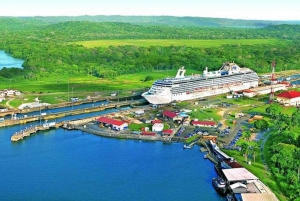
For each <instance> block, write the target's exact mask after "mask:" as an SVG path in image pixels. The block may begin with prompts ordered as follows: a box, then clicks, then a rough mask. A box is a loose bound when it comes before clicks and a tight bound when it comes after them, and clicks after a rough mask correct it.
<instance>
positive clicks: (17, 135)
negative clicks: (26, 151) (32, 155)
mask: <svg viewBox="0 0 300 201" xmlns="http://www.w3.org/2000/svg"><path fill="white" fill-rule="evenodd" d="M61 125H62V123H54V124H53V123H50V124H43V125H39V126H31V127H28V128H25V129H23V130H21V131H19V132H16V133H14V134H13V135H12V136H11V138H10V139H11V141H12V142H17V141H19V140H22V139H24V138H25V137H29V136H30V135H32V134H34V133H36V132H38V131H44V130H49V129H51V128H57V127H59V126H61Z"/></svg>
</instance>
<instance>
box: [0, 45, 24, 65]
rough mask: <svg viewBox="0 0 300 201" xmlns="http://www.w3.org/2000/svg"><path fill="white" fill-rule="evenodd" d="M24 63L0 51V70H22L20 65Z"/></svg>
mask: <svg viewBox="0 0 300 201" xmlns="http://www.w3.org/2000/svg"><path fill="white" fill-rule="evenodd" d="M23 63H24V60H22V59H17V58H13V57H12V56H10V55H9V54H7V53H5V52H4V50H0V70H1V69H2V68H3V67H6V68H12V67H15V68H22V64H23Z"/></svg>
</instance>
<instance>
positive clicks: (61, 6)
mask: <svg viewBox="0 0 300 201" xmlns="http://www.w3.org/2000/svg"><path fill="white" fill-rule="evenodd" d="M2 1H3V2H2ZM1 2H2V3H1ZM79 15H125V16H137V15H139V16H151V15H152V16H180V17H182V16H192V17H212V18H230V19H247V20H300V1H299V0H0V16H79Z"/></svg>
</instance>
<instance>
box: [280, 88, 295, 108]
mask: <svg viewBox="0 0 300 201" xmlns="http://www.w3.org/2000/svg"><path fill="white" fill-rule="evenodd" d="M277 101H278V102H279V103H281V104H283V105H285V106H293V105H294V106H298V105H299V104H300V92H298V91H286V92H283V93H281V94H278V95H277Z"/></svg>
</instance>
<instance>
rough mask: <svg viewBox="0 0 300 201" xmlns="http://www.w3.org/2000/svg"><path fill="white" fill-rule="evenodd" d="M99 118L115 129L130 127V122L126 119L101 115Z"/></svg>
mask: <svg viewBox="0 0 300 201" xmlns="http://www.w3.org/2000/svg"><path fill="white" fill-rule="evenodd" d="M97 120H98V122H99V123H103V124H106V125H109V126H110V127H111V129H113V130H117V131H121V130H125V129H128V123H127V122H124V121H120V120H116V119H110V118H107V117H100V118H98V119H97Z"/></svg>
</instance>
